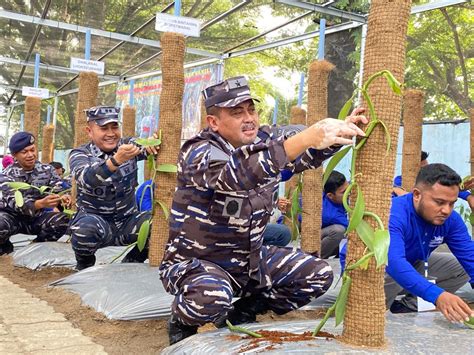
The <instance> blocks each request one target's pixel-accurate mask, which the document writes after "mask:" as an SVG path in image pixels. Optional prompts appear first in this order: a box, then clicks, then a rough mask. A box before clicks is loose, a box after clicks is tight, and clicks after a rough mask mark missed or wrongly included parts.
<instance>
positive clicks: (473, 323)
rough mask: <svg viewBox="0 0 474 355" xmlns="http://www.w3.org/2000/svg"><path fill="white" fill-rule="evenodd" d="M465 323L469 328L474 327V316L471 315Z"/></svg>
mask: <svg viewBox="0 0 474 355" xmlns="http://www.w3.org/2000/svg"><path fill="white" fill-rule="evenodd" d="M464 324H465V325H467V326H468V327H469V328H471V329H474V317H470V318H469V320H468V321H464Z"/></svg>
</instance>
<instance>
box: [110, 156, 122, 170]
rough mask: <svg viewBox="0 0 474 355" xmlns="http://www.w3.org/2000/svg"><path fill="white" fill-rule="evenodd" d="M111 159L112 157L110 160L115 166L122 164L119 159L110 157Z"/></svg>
mask: <svg viewBox="0 0 474 355" xmlns="http://www.w3.org/2000/svg"><path fill="white" fill-rule="evenodd" d="M109 159H110V162H111V163H112V165H113V166H115V167H117V168H118V167H119V166H120V164H119V162H118V161H117V160H115V158H114V157H110V158H109Z"/></svg>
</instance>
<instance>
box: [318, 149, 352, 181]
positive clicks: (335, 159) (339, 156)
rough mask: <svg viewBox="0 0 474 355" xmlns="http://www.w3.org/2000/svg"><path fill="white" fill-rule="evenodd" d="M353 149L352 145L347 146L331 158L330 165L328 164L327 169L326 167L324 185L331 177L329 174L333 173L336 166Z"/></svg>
mask: <svg viewBox="0 0 474 355" xmlns="http://www.w3.org/2000/svg"><path fill="white" fill-rule="evenodd" d="M351 149H352V146H351V145H350V146H348V147H345V148H344V149H341V150H340V151H338V152H337V153H336V154H334V155H333V157H332V158H331V160H330V161H329V163H328V165H326V169H324V176H323V186H324V184H326V181H328V179H329V175H331V173H332V171H333V170H334V168H335V167H336V166H337V164H339V162H340V161H341V160H342V158H344V157H345V156H346V154H347V153H349V151H350V150H351Z"/></svg>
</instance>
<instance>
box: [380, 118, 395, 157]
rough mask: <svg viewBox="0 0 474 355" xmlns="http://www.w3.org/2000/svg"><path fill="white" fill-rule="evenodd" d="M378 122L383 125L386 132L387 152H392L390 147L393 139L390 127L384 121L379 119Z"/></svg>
mask: <svg viewBox="0 0 474 355" xmlns="http://www.w3.org/2000/svg"><path fill="white" fill-rule="evenodd" d="M378 122H379V123H380V124H381V125H382V127H383V130H384V132H385V142H387V151H386V153H387V154H388V153H389V152H390V147H391V145H392V139H391V137H390V132H389V131H388V127H387V125H386V124H385V122H384V121H381V120H379V121H378Z"/></svg>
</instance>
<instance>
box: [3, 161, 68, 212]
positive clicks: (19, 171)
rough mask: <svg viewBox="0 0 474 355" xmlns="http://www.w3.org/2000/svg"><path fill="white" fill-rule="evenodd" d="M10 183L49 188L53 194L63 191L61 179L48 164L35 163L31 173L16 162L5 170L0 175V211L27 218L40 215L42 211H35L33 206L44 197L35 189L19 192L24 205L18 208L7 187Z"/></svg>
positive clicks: (11, 191)
mask: <svg viewBox="0 0 474 355" xmlns="http://www.w3.org/2000/svg"><path fill="white" fill-rule="evenodd" d="M12 181H18V182H26V183H27V184H30V185H33V186H36V187H41V186H50V187H51V188H52V189H53V190H52V191H53V192H59V191H61V190H63V188H62V187H61V178H60V177H59V176H58V174H57V173H56V171H55V170H54V168H53V167H52V166H51V165H49V164H42V163H41V162H39V161H36V163H35V166H34V168H33V170H31V171H25V170H24V169H23V168H22V167H21V166H20V164H18V162H15V163H13V164H12V165H10V166H9V167H8V168H6V169H5V170H4V171H3V172H2V173H1V174H0V194H1V196H0V210H1V211H6V212H10V213H13V214H17V215H24V216H28V217H37V216H39V215H40V214H41V213H42V210H36V209H35V207H34V204H35V201H36V200H40V199H42V198H44V197H45V195H42V194H41V193H40V191H39V190H37V189H35V188H30V189H26V190H21V193H22V195H23V200H24V203H23V206H22V207H18V206H17V205H16V203H15V195H14V191H13V190H12V189H11V188H10V187H9V186H8V185H7V183H8V182H12Z"/></svg>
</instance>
